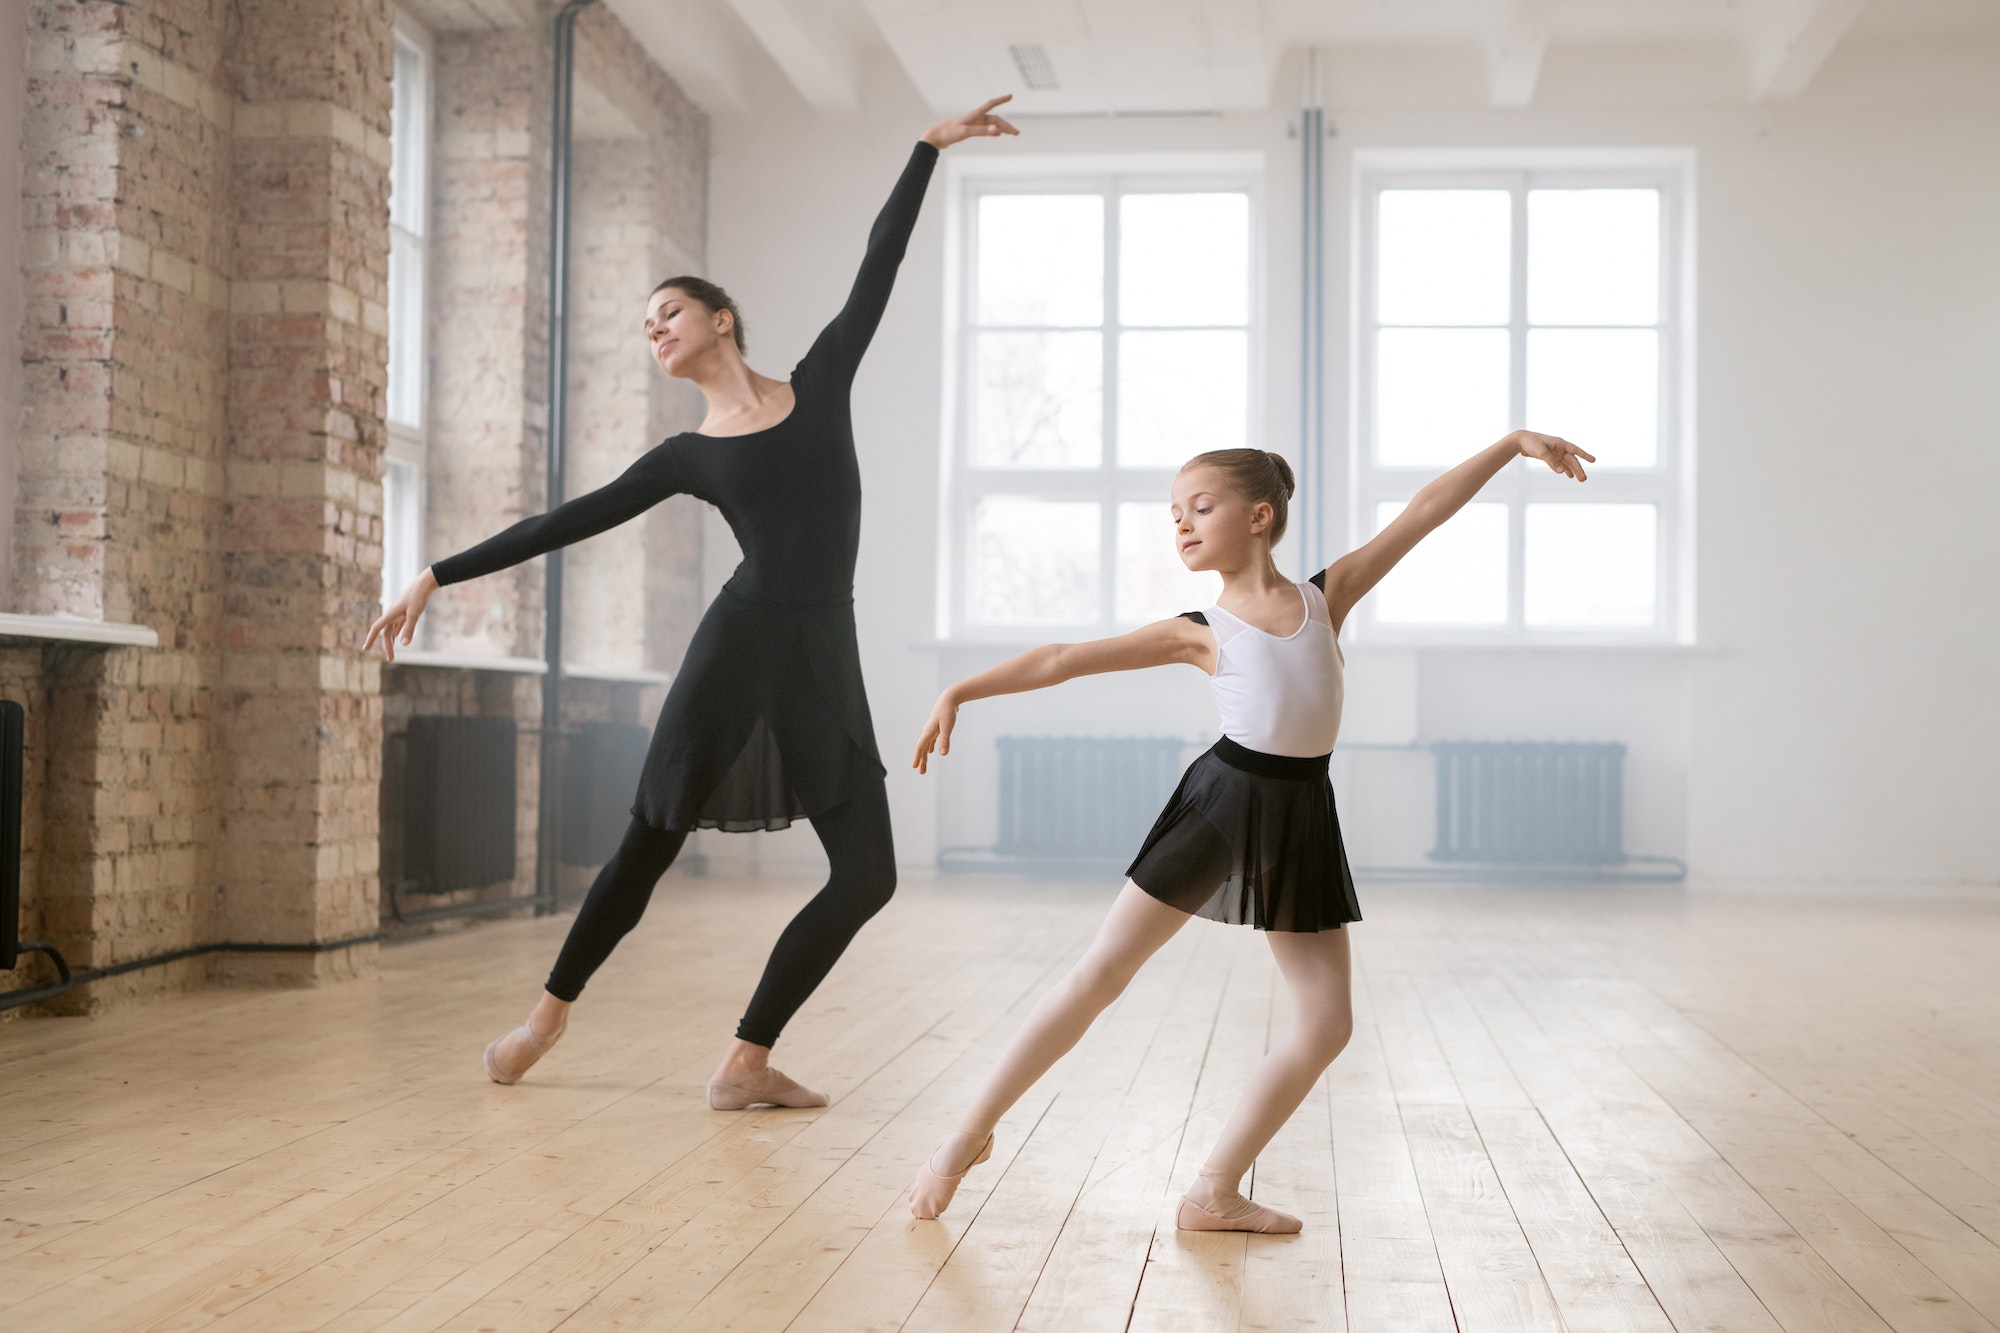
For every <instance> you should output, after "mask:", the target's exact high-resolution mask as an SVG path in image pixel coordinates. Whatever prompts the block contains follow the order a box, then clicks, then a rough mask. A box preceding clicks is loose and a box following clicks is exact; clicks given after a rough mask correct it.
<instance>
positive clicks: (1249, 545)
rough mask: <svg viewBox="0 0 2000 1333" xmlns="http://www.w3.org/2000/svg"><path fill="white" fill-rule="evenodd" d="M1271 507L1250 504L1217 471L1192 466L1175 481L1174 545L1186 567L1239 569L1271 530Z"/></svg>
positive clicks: (1261, 503)
mask: <svg viewBox="0 0 2000 1333" xmlns="http://www.w3.org/2000/svg"><path fill="white" fill-rule="evenodd" d="M1271 517H1272V515H1271V506H1270V505H1269V504H1267V503H1265V502H1264V501H1262V500H1259V501H1257V502H1256V503H1254V504H1253V503H1251V502H1250V501H1249V500H1246V499H1244V498H1243V496H1242V495H1240V494H1238V493H1237V492H1236V491H1235V490H1233V489H1231V487H1230V485H1229V478H1228V477H1227V476H1225V475H1224V474H1223V473H1222V472H1221V471H1220V470H1218V469H1216V468H1209V467H1191V468H1188V469H1186V470H1185V471H1183V472H1182V473H1181V474H1180V475H1179V476H1177V477H1175V478H1174V489H1173V518H1174V545H1175V549H1177V550H1178V551H1179V552H1180V557H1181V563H1182V564H1184V565H1186V566H1187V567H1188V568H1189V569H1193V570H1203V569H1217V570H1227V569H1239V568H1241V567H1242V566H1244V565H1246V564H1248V563H1249V562H1250V559H1251V557H1252V556H1253V555H1254V554H1255V549H1256V546H1257V540H1258V538H1259V536H1260V535H1262V534H1263V533H1266V532H1269V531H1270V529H1271Z"/></svg>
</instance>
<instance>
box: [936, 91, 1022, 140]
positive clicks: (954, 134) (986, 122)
mask: <svg viewBox="0 0 2000 1333" xmlns="http://www.w3.org/2000/svg"><path fill="white" fill-rule="evenodd" d="M1013 100H1014V94H1012V93H1007V94H1006V95H1004V96H1001V97H993V98H988V99H987V100H986V101H984V102H981V103H980V104H979V105H978V106H977V107H975V108H973V109H972V110H971V111H968V112H966V113H965V114H964V115H962V116H954V117H952V118H951V119H950V120H947V121H945V122H944V123H943V124H941V125H933V126H931V127H930V128H929V129H928V130H925V131H924V142H925V143H927V144H929V145H930V146H931V147H933V148H935V149H938V150H939V151H940V152H942V151H943V150H944V149H947V148H949V147H951V146H952V145H953V144H955V143H958V142H960V141H961V140H964V139H991V138H994V137H996V136H998V135H1002V134H1019V133H1020V131H1019V130H1017V129H1015V128H1014V127H1013V126H1012V125H1009V124H1008V123H1007V122H1006V121H1005V120H1003V119H1001V118H1000V117H999V116H996V115H994V114H993V108H994V107H996V106H999V105H1000V104H1002V103H1003V102H1011V101H1013Z"/></svg>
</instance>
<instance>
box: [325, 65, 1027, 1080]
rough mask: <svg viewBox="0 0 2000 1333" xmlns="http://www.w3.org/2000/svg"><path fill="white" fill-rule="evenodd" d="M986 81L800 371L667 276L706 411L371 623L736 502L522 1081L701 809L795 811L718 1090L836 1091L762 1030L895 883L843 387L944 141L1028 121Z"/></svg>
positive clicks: (517, 1052) (775, 817) (705, 812)
mask: <svg viewBox="0 0 2000 1333" xmlns="http://www.w3.org/2000/svg"><path fill="white" fill-rule="evenodd" d="M1007 100H1008V99H1007V98H1005V97H996V98H994V99H993V100H991V101H989V102H987V103H985V104H984V105H983V106H980V107H979V108H978V109H976V110H974V111H970V112H967V113H966V114H965V115H963V116H959V117H957V118H955V119H953V120H948V121H945V122H944V123H943V124H941V125H938V126H936V127H934V128H933V129H931V130H930V131H929V132H928V133H926V134H925V135H924V136H923V139H922V141H921V142H919V143H918V144H917V146H916V147H915V149H914V150H912V152H911V154H910V161H909V165H908V166H906V167H905V168H904V169H903V175H902V178H901V179H900V180H898V181H897V182H896V188H895V190H894V192H892V193H891V194H890V196H889V202H888V203H887V204H886V205H884V206H883V209H882V212H881V215H880V216H879V217H877V218H876V220H875V226H874V229H873V231H871V232H870V233H869V237H868V250H867V253H866V255H865V256H864V257H863V258H862V261H861V272H860V275H859V276H858V277H857V278H856V279H855V280H854V288H853V290H852V292H851V293H850V294H849V295H848V298H847V304H846V305H845V306H843V307H842V308H841V311H840V313H839V314H838V315H836V316H834V319H833V322H832V323H831V324H828V325H827V326H826V328H825V330H824V331H823V332H821V334H820V335H819V339H818V340H817V341H816V342H814V343H813V345H812V349H811V350H810V351H808V352H807V353H806V355H805V359H804V360H802V361H800V362H799V363H798V365H797V367H796V368H794V370H793V371H792V375H791V379H790V380H789V381H787V380H778V379H772V378H771V377H769V376H766V375H760V374H758V373H757V372H756V371H753V370H751V369H750V367H749V366H748V365H747V364H745V362H744V360H743V345H744V344H743V324H742V317H741V316H740V315H739V314H738V312H737V309H736V305H735V303H734V302H732V301H731V300H730V299H729V297H728V296H727V295H726V294H725V293H724V292H723V291H722V289H721V288H719V287H716V286H715V285H713V284H711V283H708V282H705V281H703V280H701V279H699V278H670V279H668V280H667V281H666V282H663V283H661V284H660V285H659V287H658V288H656V289H655V290H654V292H653V295H652V298H651V300H650V301H649V302H648V304H647V307H646V338H647V341H648V342H649V343H650V345H651V347H652V353H653V359H654V360H655V361H656V362H658V363H659V366H660V368H661V369H662V370H664V371H666V373H667V374H669V375H672V376H674V377H675V378H677V379H685V380H691V381H693V382H694V384H695V385H696V387H698V388H699V389H700V390H701V391H702V395H703V397H705V398H706V399H707V400H708V415H707V417H706V418H705V419H704V420H703V421H702V424H701V428H700V429H699V430H695V431H687V432H683V433H682V434H679V435H675V436H672V437H671V438H669V439H668V440H667V441H666V442H665V443H663V444H661V445H659V446H658V447H657V448H655V449H653V450H652V451H651V452H650V453H647V454H646V455H644V456H643V457H641V458H640V459H639V460H638V461H637V462H636V463H634V464H632V466H631V467H630V468H628V469H627V470H626V471H625V473H624V475H623V476H621V477H619V478H618V479H617V480H616V481H613V482H612V483H611V484H610V485H608V486H605V487H604V488H603V489H601V490H597V491H592V492H591V493H590V494H588V495H584V496H579V497H578V498H577V499H574V500H571V501H569V502H568V503H567V504H563V505H560V506H558V507H557V508H555V509H553V510H551V511H549V512H548V513H546V514H542V515H539V516H537V517H535V518H530V519H525V520H523V521H522V522H520V523H516V524H515V525H514V526H513V527H511V528H508V529H507V530H506V531H505V532H502V533H500V534H499V535H498V536H495V537H492V538H489V539H488V540H486V541H484V542H481V543H480V544H479V545H477V546H474V547H472V548H471V549H469V550H467V551H463V552H461V553H460V554H458V555H455V556H452V557H450V558H449V559H446V560H440V561H438V562H437V563H436V564H435V565H432V566H431V567H430V568H429V569H427V570H425V571H424V572H423V573H422V574H420V575H418V576H417V580H416V582H415V583H413V584H411V585H410V588H409V590H408V591H407V592H405V593H404V594H403V595H402V597H401V598H400V599H398V600H397V601H396V603H395V604H394V605H393V606H391V607H390V608H389V609H388V610H387V611H385V612H384V613H383V614H382V617H381V619H379V620H377V621H376V622H375V623H374V625H372V626H371V627H370V628H369V630H368V637H367V639H366V641H365V642H364V643H363V644H362V650H363V651H364V652H365V651H367V649H368V647H369V646H370V645H372V644H373V643H374V642H375V641H376V639H377V638H380V639H381V641H382V651H383V654H384V655H385V656H386V657H388V658H389V659H390V660H392V661H393V660H394V659H395V644H396V642H397V641H398V640H399V639H400V641H401V642H402V643H405V644H407V643H409V642H410V638H411V634H412V632H413V631H414V630H415V628H416V624H417V620H418V618H419V617H420V616H422V615H423V612H424V606H425V603H426V602H428V601H429V599H430V597H431V594H432V593H434V592H436V591H437V589H438V588H440V587H443V586H446V585H449V584H453V583H462V582H464V581H465V580H467V579H473V578H478V577H479V576H480V575H482V574H490V573H492V572H493V571H495V570H498V569H505V568H507V567H508V566H510V565H517V564H519V563H521V562H522V561H524V560H528V559H531V558H532V557H534V556H537V555H541V554H542V553H544V552H546V551H552V550H555V549H556V548H558V547H562V546H568V545H570V544H571V543H572V542H579V541H582V540H583V539H584V538H586V537H590V536H594V535H595V534H597V533H600V532H603V531H605V530H606V529H607V528H612V527H615V526H617V525H618V524H620V523H623V522H626V521H627V520H629V519H632V518H636V517H637V516H638V515H640V514H641V513H644V512H645V511H646V510H647V509H649V508H651V507H652V506H653V505H656V504H658V503H659V502H660V501H661V500H664V499H666V498H667V497H668V496H670V495H674V494H677V493H686V494H689V495H695V496H699V497H700V498H702V499H703V500H706V501H708V502H709V503H711V504H713V505H715V506H717V507H718V508H720V509H721V510H722V512H723V515H724V517H726V518H727V519H728V520H729V526H730V528H731V530H732V531H733V532H735V534H736V539H737V541H738V543H739V544H740V545H741V546H742V548H743V562H742V563H741V564H739V565H738V566H737V567H736V572H735V574H734V575H732V576H731V578H730V580H729V582H728V583H727V584H726V585H725V586H724V587H723V589H722V592H721V593H720V594H719V595H718V596H717V597H716V599H715V601H714V603H713V604H712V605H711V606H710V607H709V608H708V612H707V614H705V615H704V616H703V617H702V620H701V624H700V626H699V627H698V628H697V629H696V630H695V633H694V639H693V641H692V642H690V643H689V645H688V650H687V657H686V659H685V660H684V661H683V662H682V664H681V670H680V673H679V675H677V676H676V677H675V678H674V683H673V686H672V688H671V689H669V690H668V692H667V701H666V705H665V707H664V708H662V709H661V712H660V721H659V726H658V728H657V729H656V730H655V731H654V733H653V742H652V746H651V748H650V749H649V750H648V751H647V754H646V765H645V769H644V772H643V775H642V776H641V778H640V779H639V794H638V798H637V801H636V802H635V803H634V805H633V807H632V823H631V825H630V827H629V828H627V830H626V832H625V837H624V840H623V842H622V843H621V844H620V846H619V848H618V851H617V853H616V854H615V855H614V856H613V857H612V858H611V860H610V861H609V862H608V863H607V864H606V865H605V867H604V869H603V871H602V872H601V873H600V874H599V875H598V877H597V881H596V882H595V883H594V884H593V885H592V886H591V889H590V893H589V894H588V896H586V897H585V899H584V902H583V907H582V909H581V910H580V911H579V912H578V913H577V917H576V921H575V923H574V924H573V925H571V927H570V932H569V938H568V939H567V940H566V941H565V942H564V944H563V947H562V952H561V954H560V955H558V957H557V958H556V963H555V968H554V970H553V971H551V972H550V974H549V979H548V985H547V988H546V990H545V991H544V992H543V994H542V995H541V997H540V999H539V1000H538V1001H537V1002H536V1004H535V1007H534V1009H533V1011H532V1012H531V1013H530V1014H529V1015H528V1020H527V1022H525V1023H523V1024H522V1025H521V1026H520V1027H518V1028H516V1029H514V1030H513V1031H512V1032H510V1033H508V1034H506V1035H505V1036H503V1037H500V1038H499V1039H498V1040H496V1041H494V1042H493V1043H492V1044H491V1045H489V1046H488V1047H487V1048H486V1055H485V1063H486V1072H487V1074H488V1076H489V1077H491V1078H492V1079H493V1080H494V1081H495V1082H496V1083H512V1082H514V1081H515V1080H517V1079H519V1078H520V1077H521V1075H522V1074H524V1073H526V1072H527V1070H528V1068H529V1066H531V1065H533V1064H534V1063H535V1061H536V1060H538V1059H540V1058H541V1057H542V1056H543V1055H545V1054H547V1053H548V1050H549V1048H550V1047H551V1046H553V1045H555V1043H556V1040H557V1039H558V1038H559V1037H561V1036H562V1034H563V1031H564V1029H565V1027H566V1025H567V1023H568V1017H569V1008H570V1005H572V1004H573V1003H575V1001H576V998H577V996H578V995H579V994H580V993H581V992H582V990H583V987H584V983H585V982H587V981H588V980H589V979H590V976H591V974H592V973H593V972H595V971H596V970H597V968H598V967H599V966H600V965H601V964H602V963H603V962H604V960H605V958H607V957H608V956H609V955H610V953H611V950H612V948H613V947H614V946H615V945H616V944H617V943H618V941H619V940H620V939H621V938H623V937H624V935H625V934H626V932H627V931H629V930H631V929H632V927H633V926H635V925H637V924H638V921H639V917H640V915H641V914H642V913H644V911H645V910H646V903H647V900H648V899H649V898H650V897H651V896H652V892H653V886H654V884H656V883H657V882H658V881H659V878H660V876H661V875H662V874H664V873H665V871H666V869H667V867H668V866H669V865H671V864H672V863H673V859H674V856H675V855H676V854H677V853H678V852H679V851H680V849H681V844H682V843H684V842H685V841H686V840H687V835H688V833H689V832H690V831H691V830H693V829H695V828H697V827H700V828H719V829H724V830H728V831H731V832H741V831H745V830H750V829H779V828H784V827H786V826H787V825H788V824H790V823H791V821H792V820H794V819H810V820H811V821H812V825H813V831H814V832H815V833H817V834H818V835H819V839H820V843H821V845H823V846H824V847H825V848H826V854H827V859H828V861H829V862H830V863H831V867H832V873H831V875H830V877H829V878H828V880H827V884H826V887H825V888H823V889H821V890H820V891H819V893H818V894H817V895H816V896H815V897H814V898H813V899H812V900H811V901H810V902H808V903H807V904H806V905H805V907H804V908H803V909H801V910H800V912H799V914H798V916H796V917H795V918H793V920H792V922H791V924H790V925H788V926H787V927H786V928H785V930H784V932H783V933H782V934H780V935H779V936H778V943H777V946H776V947H775V948H774V949H773V950H772V951H771V957H770V961H769V962H768V963H767V964H766V965H765V968H764V975H763V979H762V980H761V981H759V983H758V985H757V990H756V993H755V994H754V995H753V996H752V997H751V1000H750V1006H749V1008H748V1009H747V1010H746V1011H745V1013H744V1016H743V1021H742V1023H741V1024H739V1025H738V1027H737V1029H736V1039H735V1040H734V1041H733V1042H731V1043H730V1045H729V1047H728V1049H727V1050H726V1051H725V1053H724V1055H723V1057H722V1063H721V1066H720V1067H719V1068H718V1069H717V1070H716V1072H715V1076H714V1077H713V1078H712V1079H710V1080H709V1084H708V1104H709V1105H710V1106H711V1107H713V1108H715V1109H716V1110H724V1111H735V1110H742V1109H743V1108H744V1107H747V1106H753V1105H776V1106H824V1105H826V1100H827V1099H826V1097H825V1095H824V1094H821V1093H817V1092H813V1091H811V1090H810V1089H808V1088H804V1087H801V1086H800V1085H799V1084H797V1083H795V1082H793V1081H792V1080H791V1079H789V1078H786V1077H785V1076H784V1075H783V1074H781V1073H779V1072H778V1071H777V1070H775V1069H773V1068H771V1066H770V1057H771V1047H772V1045H773V1044H774V1043H775V1042H776V1041H777V1040H778V1034H779V1033H780V1032H781V1031H782V1030H783V1029H784V1026H785V1023H786V1021H787V1020H788V1019H790V1018H791V1016H792V1015H793V1013H795V1012H796V1011H797V1010H798V1008H799V1006H800V1005H801V1004H803V1003H804V1002H805V1000H806V997H807V996H809V995H811V994H812V992H813V989H814V988H815V987H816V986H818V985H819V983H820V981H821V980H822V979H824V978H825V976H826V974H827V972H828V971H829V970H830V969H831V968H832V967H833V964H834V962H835V961H836V960H837V959H838V958H839V957H840V955H841V952H842V950H844V949H845V948H846V947H847V944H848V941H849V940H851V939H853V938H854V935H855V932H856V931H858V930H859V929H860V928H861V926H862V924H863V923H864V922H866V921H867V920H868V918H869V917H871V916H873V915H874V914H875V913H876V912H877V911H878V910H880V909H881V907H882V905H883V904H884V903H886V902H888V901H889V896H890V894H891V893H892V892H893V891H894V890H895V886H896V858H895V850H894V847H893V844H892V843H891V840H890V833H889V803H888V797H887V794H886V792H885V790H884V787H883V778H884V776H885V771H884V769H883V767H882V761H881V758H880V756H879V755H878V754H877V752H876V749H875V728H874V723H873V722H872V721H871V720H870V718H869V713H868V698H867V695H866V693H865V692H864V690H863V688H862V682H861V661H860V654H859V650H858V648H857V646H856V643H855V636H854V559H855V553H856V548H857V545H858V542H859V539H860V529H861V476H860V467H859V464H858V462H857V460H856V458H855V452H854V433H853V427H852V424H851V422H850V419H849V415H848V391H849V387H850V386H851V385H852V383H853V381H854V373H855V370H856V369H857V367H859V365H860V363H861V355H862V353H863V352H865V351H866V350H867V348H868V343H869V340H870V339H871V338H872V337H873V336H874V334H875V327H876V325H877V324H879V323H880V322H881V319H882V312H883V309H884V308H885V307H886V306H887V304H888V301H889V291H890V288H891V286H892V285H893V284H894V282H895V279H896V269H897V266H898V265H899V264H901V262H902V259H903V250H904V247H905V245H906V244H907V243H908V241H909V238H910V232H911V229H912V228H913V227H914V226H915V225H916V220H917V212H918V209H919V208H920V207H921V206H922V204H923V199H924V190H925V187H926V185H927V184H928V183H929V181H930V177H931V169H932V167H933V166H934V165H935V163H936V162H937V156H938V152H939V150H941V149H944V148H949V147H950V146H951V145H953V144H955V143H958V142H960V141H961V140H964V139H969V138H977V137H992V136H995V135H1001V134H1015V133H1018V131H1017V130H1015V128H1014V127H1013V126H1012V125H1010V124H1008V123H1007V122H1006V121H1005V120H1003V119H1001V118H1000V117H999V116H997V115H995V114H993V112H994V108H995V107H998V106H999V105H1001V104H1002V103H1004V102H1006V101H1007Z"/></svg>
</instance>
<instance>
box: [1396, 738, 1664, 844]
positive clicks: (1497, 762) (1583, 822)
mask: <svg viewBox="0 0 2000 1333" xmlns="http://www.w3.org/2000/svg"><path fill="white" fill-rule="evenodd" d="M1430 748H1431V750H1432V752H1433V753H1434V754H1435V755H1436V756H1437V845H1436V846H1435V847H1433V848H1432V849H1431V852H1430V858H1431V860H1433V861H1454V862H1458V861H1483V862H1504V863H1513V864H1534V865H1574V866H1609V865H1620V864H1623V863H1624V862H1625V860H1626V859H1627V858H1626V856H1625V819H1624V810H1625V781H1624V772H1625V747H1624V746H1623V745H1618V744H1611V743H1562V742H1527V741H1441V742H1437V743H1435V744H1433V745H1432V746H1431V747H1430Z"/></svg>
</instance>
